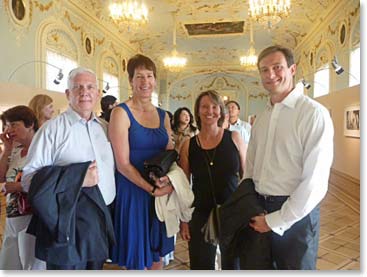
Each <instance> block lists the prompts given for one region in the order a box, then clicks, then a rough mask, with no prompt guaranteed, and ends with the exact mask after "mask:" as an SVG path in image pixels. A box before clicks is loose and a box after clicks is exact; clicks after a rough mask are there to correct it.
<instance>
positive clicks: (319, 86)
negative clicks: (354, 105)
mask: <svg viewBox="0 0 367 277" xmlns="http://www.w3.org/2000/svg"><path fill="white" fill-rule="evenodd" d="M329 83H330V71H329V68H328V65H327V64H325V65H324V66H322V67H321V68H320V69H319V70H318V71H317V72H316V73H315V76H314V86H313V97H314V98H316V97H320V96H323V95H326V94H328V93H329Z"/></svg>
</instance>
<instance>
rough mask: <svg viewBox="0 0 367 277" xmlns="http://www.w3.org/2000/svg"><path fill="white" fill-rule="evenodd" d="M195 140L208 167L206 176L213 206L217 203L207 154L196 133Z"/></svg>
mask: <svg viewBox="0 0 367 277" xmlns="http://www.w3.org/2000/svg"><path fill="white" fill-rule="evenodd" d="M196 140H197V142H198V144H199V146H200V150H201V153H202V154H203V156H204V160H205V165H206V168H207V169H208V176H209V184H210V187H211V194H212V197H213V201H214V204H215V206H217V205H218V204H217V200H216V198H215V190H214V184H213V178H212V170H211V169H210V166H209V160H208V157H207V155H205V153H204V151H205V150H204V149H203V147H202V146H201V143H200V139H199V136H198V135H196Z"/></svg>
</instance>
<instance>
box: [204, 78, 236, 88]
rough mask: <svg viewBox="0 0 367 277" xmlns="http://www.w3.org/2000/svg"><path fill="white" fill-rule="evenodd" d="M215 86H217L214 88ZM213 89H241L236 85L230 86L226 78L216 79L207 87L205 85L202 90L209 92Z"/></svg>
mask: <svg viewBox="0 0 367 277" xmlns="http://www.w3.org/2000/svg"><path fill="white" fill-rule="evenodd" d="M214 84H215V86H213V85H214ZM213 87H218V88H219V89H228V88H230V89H233V88H235V89H239V88H240V87H239V86H238V85H235V84H230V83H229V81H228V80H227V78H226V77H215V78H214V79H213V80H212V81H211V82H210V83H209V84H208V85H207V86H206V85H203V86H201V87H200V90H207V89H210V88H213Z"/></svg>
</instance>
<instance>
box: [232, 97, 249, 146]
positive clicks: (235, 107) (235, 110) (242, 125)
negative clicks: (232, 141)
mask: <svg viewBox="0 0 367 277" xmlns="http://www.w3.org/2000/svg"><path fill="white" fill-rule="evenodd" d="M226 107H227V108H228V114H229V130H230V131H237V132H239V133H240V134H241V137H242V138H243V140H244V141H245V143H246V145H247V144H248V143H249V141H250V135H251V125H250V124H249V123H247V122H246V121H243V120H241V119H240V118H239V116H240V109H241V107H240V104H238V102H236V101H233V100H231V101H228V102H227V103H226Z"/></svg>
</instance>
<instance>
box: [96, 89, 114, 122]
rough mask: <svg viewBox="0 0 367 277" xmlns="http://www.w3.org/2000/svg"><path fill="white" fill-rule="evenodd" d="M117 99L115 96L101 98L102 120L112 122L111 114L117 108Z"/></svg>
mask: <svg viewBox="0 0 367 277" xmlns="http://www.w3.org/2000/svg"><path fill="white" fill-rule="evenodd" d="M117 104H118V103H117V98H116V97H115V96H113V95H106V96H103V97H102V98H101V109H102V112H101V115H100V116H99V117H100V118H102V119H104V120H106V121H107V122H110V118H111V112H112V109H113V108H114V107H116V106H117Z"/></svg>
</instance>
